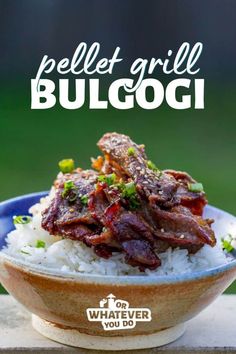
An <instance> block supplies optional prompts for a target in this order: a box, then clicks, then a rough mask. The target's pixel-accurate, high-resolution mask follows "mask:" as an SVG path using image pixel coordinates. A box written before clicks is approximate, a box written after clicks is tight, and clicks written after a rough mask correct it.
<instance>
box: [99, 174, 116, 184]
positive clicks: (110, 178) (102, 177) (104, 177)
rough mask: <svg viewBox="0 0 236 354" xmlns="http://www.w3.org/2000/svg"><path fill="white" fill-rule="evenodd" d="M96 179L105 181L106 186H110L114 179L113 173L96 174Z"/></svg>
mask: <svg viewBox="0 0 236 354" xmlns="http://www.w3.org/2000/svg"><path fill="white" fill-rule="evenodd" d="M98 181H99V182H103V183H106V184H107V185H108V186H112V185H113V184H114V183H115V181H116V175H115V173H111V174H110V175H100V176H98Z"/></svg>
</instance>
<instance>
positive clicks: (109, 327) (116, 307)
mask: <svg viewBox="0 0 236 354" xmlns="http://www.w3.org/2000/svg"><path fill="white" fill-rule="evenodd" d="M86 312H87V317H88V320H89V321H91V322H101V323H102V326H103V329H104V330H105V331H114V330H118V329H131V328H134V327H135V326H136V323H137V322H150V321H151V320H152V316H151V311H150V309H148V308H131V307H129V303H128V301H125V300H120V299H116V296H114V295H113V294H110V295H108V296H107V297H106V298H105V299H102V300H101V301H100V302H99V307H97V308H88V309H87V310H86Z"/></svg>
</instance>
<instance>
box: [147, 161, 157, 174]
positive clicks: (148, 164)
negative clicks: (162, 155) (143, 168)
mask: <svg viewBox="0 0 236 354" xmlns="http://www.w3.org/2000/svg"><path fill="white" fill-rule="evenodd" d="M147 167H148V168H150V170H153V171H154V172H160V170H159V168H157V166H156V165H155V164H154V162H152V161H151V160H148V161H147Z"/></svg>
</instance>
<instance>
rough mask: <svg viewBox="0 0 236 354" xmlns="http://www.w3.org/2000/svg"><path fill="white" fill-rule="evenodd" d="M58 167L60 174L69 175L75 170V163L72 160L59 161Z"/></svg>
mask: <svg viewBox="0 0 236 354" xmlns="http://www.w3.org/2000/svg"><path fill="white" fill-rule="evenodd" d="M58 165H59V168H60V170H61V172H62V173H70V172H72V171H73V170H74V169H75V163H74V160H72V159H64V160H61V161H60V162H59V163H58Z"/></svg>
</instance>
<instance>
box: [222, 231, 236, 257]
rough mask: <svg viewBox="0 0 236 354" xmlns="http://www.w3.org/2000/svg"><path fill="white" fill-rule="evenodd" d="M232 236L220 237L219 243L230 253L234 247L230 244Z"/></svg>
mask: <svg viewBox="0 0 236 354" xmlns="http://www.w3.org/2000/svg"><path fill="white" fill-rule="evenodd" d="M232 241H233V237H232V236H231V235H228V236H227V237H226V238H223V237H222V238H221V245H222V248H223V250H224V251H226V252H227V253H230V252H232V251H234V247H233V246H232Z"/></svg>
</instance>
